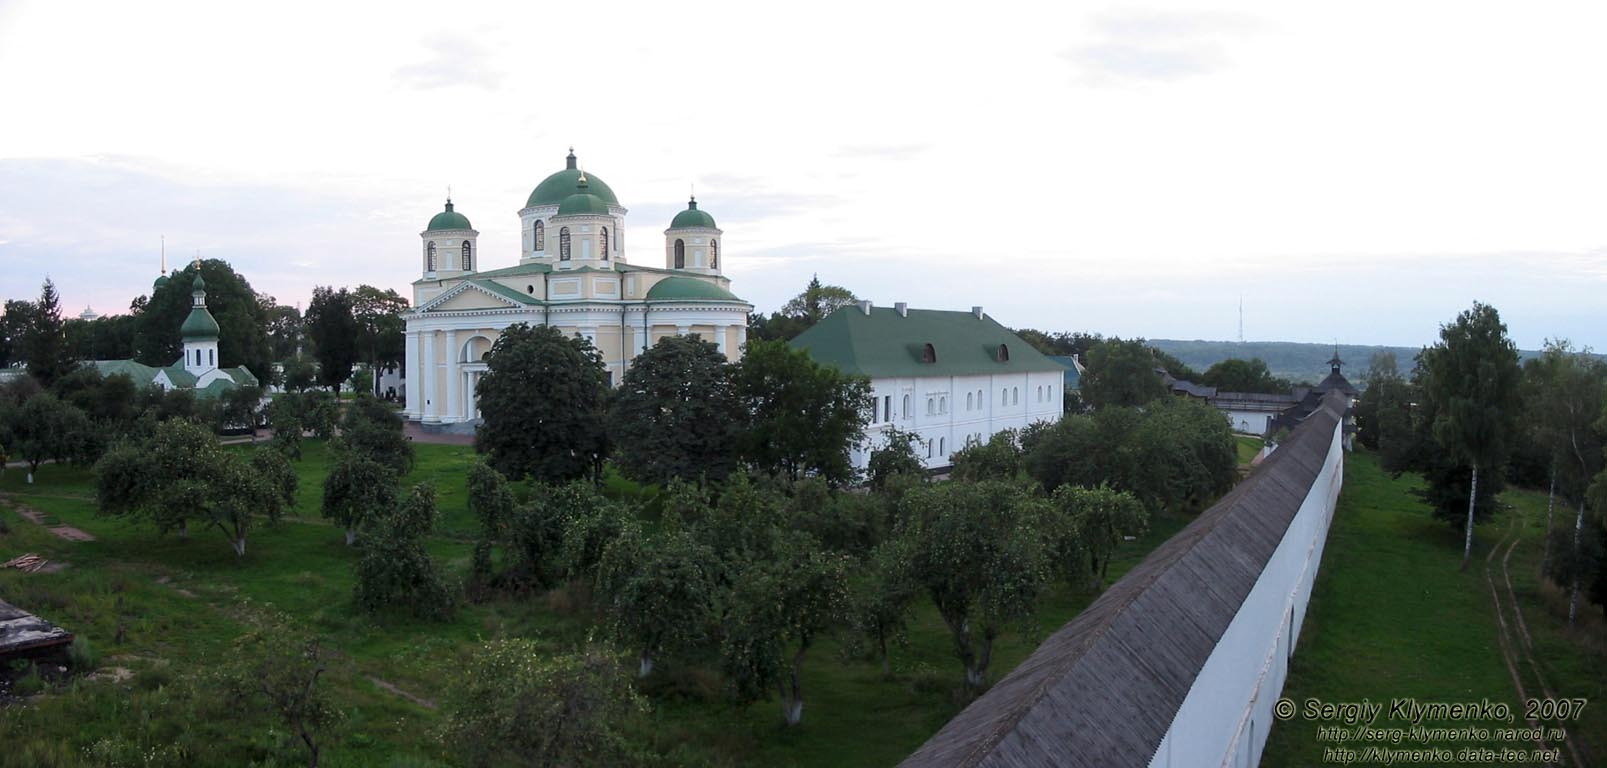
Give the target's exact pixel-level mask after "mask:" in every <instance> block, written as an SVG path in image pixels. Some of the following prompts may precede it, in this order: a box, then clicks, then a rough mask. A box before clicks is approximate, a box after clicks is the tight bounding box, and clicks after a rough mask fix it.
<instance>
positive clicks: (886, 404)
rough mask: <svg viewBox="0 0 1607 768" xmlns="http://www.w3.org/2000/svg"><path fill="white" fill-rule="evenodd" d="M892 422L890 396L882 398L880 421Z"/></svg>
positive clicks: (891, 398)
mask: <svg viewBox="0 0 1607 768" xmlns="http://www.w3.org/2000/svg"><path fill="white" fill-rule="evenodd" d="M892 420H893V396H892V395H887V396H886V397H883V398H882V421H892Z"/></svg>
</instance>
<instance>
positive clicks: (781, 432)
mask: <svg viewBox="0 0 1607 768" xmlns="http://www.w3.org/2000/svg"><path fill="white" fill-rule="evenodd" d="M736 382H737V392H738V395H739V397H740V398H741V400H742V403H743V406H744V408H745V410H746V411H747V414H748V429H747V432H746V435H745V436H744V439H743V455H744V456H745V457H746V459H747V460H748V461H749V462H750V463H752V464H753V465H754V466H756V467H758V468H760V469H763V470H765V471H767V472H772V473H777V474H781V475H784V476H785V477H787V478H788V479H791V480H797V479H798V478H799V477H800V476H801V475H803V474H806V473H812V474H818V475H820V476H822V477H825V478H826V479H827V480H828V481H830V482H832V483H834V484H840V483H844V482H848V481H850V480H852V479H853V478H854V468H853V465H852V463H851V462H850V460H849V453H850V451H851V450H852V449H853V448H854V447H855V446H857V445H859V444H860V442H861V441H863V440H864V439H865V421H866V415H867V414H868V413H869V409H870V406H871V396H870V381H869V380H868V379H865V378H863V377H856V376H848V375H845V374H843V373H842V372H841V371H838V370H837V369H836V368H832V367H830V366H823V365H820V364H819V363H816V362H815V361H814V360H812V359H810V357H809V353H807V352H805V351H803V350H798V349H793V348H791V347H789V346H787V344H786V343H785V342H779V341H754V342H750V343H749V344H748V351H747V354H746V355H744V356H743V358H742V362H741V363H740V364H739V365H738V366H737V375H736Z"/></svg>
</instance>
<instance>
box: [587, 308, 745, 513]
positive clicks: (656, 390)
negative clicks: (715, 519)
mask: <svg viewBox="0 0 1607 768" xmlns="http://www.w3.org/2000/svg"><path fill="white" fill-rule="evenodd" d="M733 374H734V369H733V366H731V364H729V363H727V362H726V359H725V355H724V354H721V353H720V351H719V349H718V348H716V347H715V345H714V344H712V343H710V342H707V341H703V340H701V339H698V338H695V337H691V336H668V337H665V338H663V339H660V340H659V341H658V343H657V344H654V345H653V346H652V347H651V348H650V349H648V350H647V351H646V352H643V353H642V354H640V355H638V356H637V357H636V360H635V361H634V362H632V363H631V368H630V370H629V371H626V372H625V378H624V381H623V382H622V383H621V386H620V388H619V392H618V393H617V394H616V397H615V398H614V400H613V402H612V404H611V405H610V407H609V410H608V433H609V438H610V441H611V442H612V444H613V445H614V446H615V461H616V462H617V463H618V464H619V467H620V469H621V470H622V471H623V472H624V473H625V475H626V476H627V477H629V478H631V479H633V480H637V481H639V482H643V483H666V482H669V480H670V479H671V478H677V477H678V478H682V479H688V480H697V479H699V478H708V479H710V480H716V481H718V480H723V479H725V476H726V475H728V474H730V473H731V470H732V469H734V468H735V466H736V459H737V451H736V441H737V437H738V435H739V434H740V429H741V426H742V421H743V419H742V410H741V401H740V400H738V399H737V392H736V385H735V383H734V381H733Z"/></svg>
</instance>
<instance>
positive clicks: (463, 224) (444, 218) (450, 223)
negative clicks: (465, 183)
mask: <svg viewBox="0 0 1607 768" xmlns="http://www.w3.org/2000/svg"><path fill="white" fill-rule="evenodd" d="M443 229H474V227H473V226H470V224H469V217H467V216H464V215H463V214H461V213H458V212H457V211H454V210H452V199H451V198H447V200H446V210H444V211H441V212H440V213H437V214H435V217H434V218H432V219H430V225H429V226H427V227H425V228H424V231H425V232H437V231H440V230H443Z"/></svg>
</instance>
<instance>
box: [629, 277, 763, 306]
mask: <svg viewBox="0 0 1607 768" xmlns="http://www.w3.org/2000/svg"><path fill="white" fill-rule="evenodd" d="M687 299H705V300H714V301H741V299H739V298H737V297H736V294H733V293H731V292H730V291H728V290H726V289H724V288H721V287H720V286H718V285H715V284H714V282H713V281H711V280H699V279H697V278H695V277H666V278H664V279H663V280H660V281H658V282H656V283H654V284H653V287H652V288H649V289H647V300H648V301H683V300H687Z"/></svg>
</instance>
